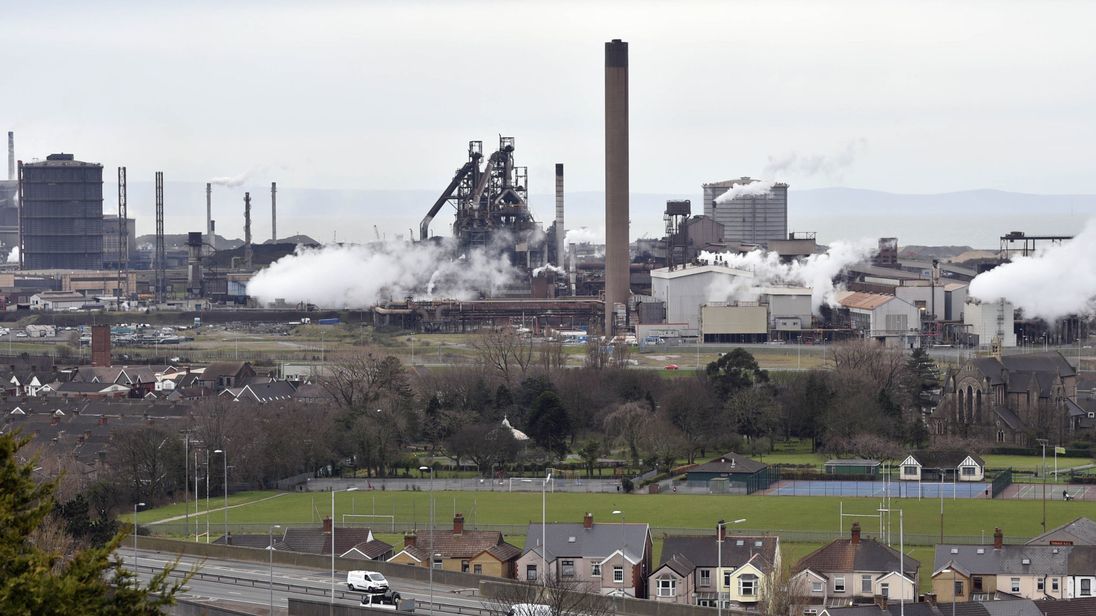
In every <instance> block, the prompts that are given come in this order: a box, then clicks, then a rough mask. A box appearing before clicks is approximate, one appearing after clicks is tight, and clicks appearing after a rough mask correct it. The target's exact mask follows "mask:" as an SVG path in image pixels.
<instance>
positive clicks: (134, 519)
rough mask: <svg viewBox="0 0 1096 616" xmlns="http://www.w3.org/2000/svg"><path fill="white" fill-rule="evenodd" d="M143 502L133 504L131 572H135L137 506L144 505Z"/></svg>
mask: <svg viewBox="0 0 1096 616" xmlns="http://www.w3.org/2000/svg"><path fill="white" fill-rule="evenodd" d="M144 506H145V504H144V503H134V504H133V572H134V573H137V508H138V507H144Z"/></svg>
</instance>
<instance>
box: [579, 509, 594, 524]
mask: <svg viewBox="0 0 1096 616" xmlns="http://www.w3.org/2000/svg"><path fill="white" fill-rule="evenodd" d="M582 527H583V528H593V527H594V514H592V513H590V512H586V515H584V516H582Z"/></svg>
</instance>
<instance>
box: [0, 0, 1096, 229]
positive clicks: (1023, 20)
mask: <svg viewBox="0 0 1096 616" xmlns="http://www.w3.org/2000/svg"><path fill="white" fill-rule="evenodd" d="M0 6H3V7H4V9H3V12H2V13H0V22H2V23H3V26H2V27H0V51H2V55H3V57H4V59H5V62H4V64H5V68H4V72H3V73H4V74H3V77H2V84H3V85H2V87H0V91H2V92H3V96H0V127H3V128H5V129H14V130H15V131H16V132H17V146H18V150H19V154H20V157H21V158H25V159H28V160H29V159H32V158H40V157H44V156H45V155H46V154H48V153H50V152H52V151H58V150H64V151H69V152H75V153H76V155H77V157H78V158H81V159H84V160H90V161H97V162H102V163H103V164H104V165H106V166H107V167H108V168H111V167H114V166H117V165H127V166H128V167H129V173H130V178H131V181H132V180H133V179H134V178H135V177H136V178H145V177H146V176H147V179H151V177H152V173H153V171H155V170H163V171H164V172H165V175H167V176H168V177H169V179H173V180H190V181H204V180H206V179H208V178H210V177H213V176H224V175H236V174H240V173H242V172H245V171H248V170H253V171H255V179H256V180H267V181H269V180H271V179H276V180H278V182H279V185H285V186H295V187H331V188H344V189H345V188H366V189H429V190H440V189H441V188H443V187H444V185H445V184H446V182H447V181H448V179H449V177H451V175H452V173H453V171H454V170H455V169H456V168H457V167H459V166H460V165H461V164H462V163H463V161H464V155H465V148H466V144H467V141H468V140H469V139H481V140H483V141H484V142H485V149H490V147H491V145H492V143H493V142H494V141H495V140H496V139H497V135H498V134H499V133H502V134H504V135H510V136H514V137H515V138H516V139H517V158H518V164H522V165H527V166H528V167H529V171H530V187H531V189H532V191H533V192H549V191H550V190H551V188H550V186H551V174H552V164H553V163H556V162H564V163H566V164H567V173H568V177H567V183H568V188H569V189H573V190H600V189H601V188H602V187H603V166H604V162H603V150H602V141H603V139H602V138H603V117H602V113H603V107H602V89H603V44H604V42H605V41H607V40H609V39H612V38H622V39H624V40H626V41H628V42H629V44H630V53H631V75H630V79H631V163H632V165H631V171H632V184H631V185H632V190H633V191H637V192H676V191H698V187H699V184H700V183H701V182H704V181H710V180H717V179H725V178H728V177H737V176H740V175H754V176H758V175H762V174H764V173H765V170H766V167H767V166H768V164H769V162H770V159H773V160H783V161H785V162H787V161H792V162H791V164H789V165H785V167H784V170H783V171H780V172H777V173H774V175H776V176H777V177H776V179H781V180H785V181H788V182H790V183H791V184H792V187H793V190H794V189H795V188H813V187H822V186H853V187H859V188H871V189H879V190H888V191H894V192H918V193H934V192H943V191H952V190H962V189H970V188H998V189H1003V190H1011V191H1023V192H1037V193H1094V192H1096V173H1093V172H1092V170H1093V155H1092V153H1093V144H1094V143H1096V122H1094V114H1096V36H1094V35H1093V28H1094V24H1096V3H1092V2H1048V1H1038V2H1034V1H1033V2H1006V1H1002V0H996V1H993V2H985V3H980V2H956V1H947V2H881V1H872V2H820V1H817V0H811V1H806V2H711V3H704V2H692V3H684V2H666V3H662V2H636V1H629V2H620V3H615V2H561V1H558V0H556V1H553V2H544V3H533V2H497V3H496V2H459V1H448V2H441V1H439V2H410V1H403V2H272V1H270V0H262V1H248V0H233V1H231V2H224V1H218V2H202V1H194V0H189V1H187V2H171V3H167V2H162V3H158V2H131V3H120V2H110V1H106V2H103V1H100V2H87V1H86V0H82V1H80V2H61V1H57V2H14V1H10V0H2V1H0ZM796 161H798V162H796ZM107 175H108V176H109V175H110V174H109V173H108V174H107ZM418 217H419V213H418V212H416V213H415V215H414V216H412V217H411V218H412V219H414V220H417V219H418Z"/></svg>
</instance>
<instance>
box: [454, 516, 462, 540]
mask: <svg viewBox="0 0 1096 616" xmlns="http://www.w3.org/2000/svg"><path fill="white" fill-rule="evenodd" d="M453 534H454V535H463V534H464V514H463V513H458V514H457V515H455V516H453Z"/></svg>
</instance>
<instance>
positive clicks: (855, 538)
mask: <svg viewBox="0 0 1096 616" xmlns="http://www.w3.org/2000/svg"><path fill="white" fill-rule="evenodd" d="M851 539H852V542H853V543H860V522H853V523H852V537H851Z"/></svg>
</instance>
